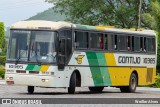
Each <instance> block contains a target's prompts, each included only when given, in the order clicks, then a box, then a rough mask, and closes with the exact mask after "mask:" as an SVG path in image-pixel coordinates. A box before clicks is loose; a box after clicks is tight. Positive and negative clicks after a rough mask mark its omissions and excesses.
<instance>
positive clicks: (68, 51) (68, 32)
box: [60, 30, 72, 61]
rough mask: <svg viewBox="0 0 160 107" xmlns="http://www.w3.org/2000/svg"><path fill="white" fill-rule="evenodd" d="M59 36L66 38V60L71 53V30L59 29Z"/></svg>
mask: <svg viewBox="0 0 160 107" xmlns="http://www.w3.org/2000/svg"><path fill="white" fill-rule="evenodd" d="M60 36H61V37H64V38H66V58H65V59H66V61H67V60H68V58H69V57H70V55H71V53H72V32H71V30H63V31H60Z"/></svg>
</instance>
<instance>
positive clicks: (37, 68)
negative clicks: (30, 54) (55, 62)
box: [33, 65, 41, 71]
mask: <svg viewBox="0 0 160 107" xmlns="http://www.w3.org/2000/svg"><path fill="white" fill-rule="evenodd" d="M40 69H41V66H39V65H35V66H34V68H33V71H40Z"/></svg>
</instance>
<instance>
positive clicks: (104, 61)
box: [69, 52, 155, 86]
mask: <svg viewBox="0 0 160 107" xmlns="http://www.w3.org/2000/svg"><path fill="white" fill-rule="evenodd" d="M154 57H155V55H134V54H120V53H116V54H115V53H103V52H74V54H73V56H72V58H71V60H70V62H69V66H74V67H75V68H76V69H78V70H79V72H80V74H81V86H128V85H129V80H130V76H131V73H132V72H133V71H136V72H137V74H138V85H147V84H152V83H154V77H155V69H153V67H154V66H155V65H154V64H148V63H147V64H146V63H144V61H143V60H144V59H145V58H148V59H150V58H154ZM122 58H123V59H122ZM124 58H130V59H124ZM122 60H123V62H121V61H122ZM127 61H128V62H127ZM138 61H139V62H138ZM143 63H144V64H143ZM147 67H148V68H147ZM149 67H150V68H149Z"/></svg>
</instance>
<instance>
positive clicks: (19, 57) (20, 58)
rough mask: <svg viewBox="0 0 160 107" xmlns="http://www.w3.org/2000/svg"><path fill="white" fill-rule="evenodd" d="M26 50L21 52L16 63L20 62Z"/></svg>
mask: <svg viewBox="0 0 160 107" xmlns="http://www.w3.org/2000/svg"><path fill="white" fill-rule="evenodd" d="M24 53H25V51H23V52H22V53H21V54H19V57H18V58H17V59H16V63H15V64H16V65H17V64H18V62H19V60H20V59H21V56H22V55H24Z"/></svg>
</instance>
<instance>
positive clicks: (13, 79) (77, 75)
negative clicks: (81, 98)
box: [5, 20, 156, 94]
mask: <svg viewBox="0 0 160 107" xmlns="http://www.w3.org/2000/svg"><path fill="white" fill-rule="evenodd" d="M5 68H6V72H5V81H6V83H7V84H9V85H24V86H27V87H28V93H33V92H34V87H53V88H56V87H59V88H68V93H71V94H73V93H75V89H76V87H89V90H90V91H93V92H101V91H102V90H103V88H104V87H108V86H111V87H117V88H120V90H121V92H135V90H136V87H137V86H139V85H149V84H153V83H154V82H155V80H154V78H155V75H156V35H155V33H154V32H153V31H151V30H144V31H131V30H123V29H116V28H113V27H110V26H88V25H79V24H72V23H68V22H51V21H39V20H37V21H20V22H17V23H15V24H13V25H12V26H11V28H10V39H9V46H8V53H7V61H6V67H5Z"/></svg>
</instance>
